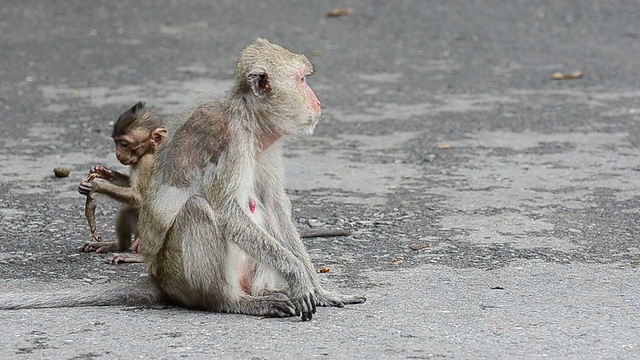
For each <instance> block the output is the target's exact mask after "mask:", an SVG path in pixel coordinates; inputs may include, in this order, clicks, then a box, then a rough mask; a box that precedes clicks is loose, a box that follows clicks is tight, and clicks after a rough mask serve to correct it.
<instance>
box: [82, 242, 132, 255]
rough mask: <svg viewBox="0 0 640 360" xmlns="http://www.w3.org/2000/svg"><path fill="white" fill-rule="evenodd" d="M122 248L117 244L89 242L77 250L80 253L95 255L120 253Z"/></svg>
mask: <svg viewBox="0 0 640 360" xmlns="http://www.w3.org/2000/svg"><path fill="white" fill-rule="evenodd" d="M121 250H124V249H123V248H121V247H120V245H118V243H117V242H115V241H113V242H100V241H89V242H87V243H85V244H84V245H82V246H80V247H79V248H78V251H80V252H91V251H95V252H97V253H105V252H110V251H121Z"/></svg>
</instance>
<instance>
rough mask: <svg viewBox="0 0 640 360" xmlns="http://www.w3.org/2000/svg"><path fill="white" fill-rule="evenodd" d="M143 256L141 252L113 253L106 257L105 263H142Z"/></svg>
mask: <svg viewBox="0 0 640 360" xmlns="http://www.w3.org/2000/svg"><path fill="white" fill-rule="evenodd" d="M143 262H144V257H143V256H142V255H141V254H113V256H112V257H110V258H109V259H107V264H113V265H117V264H120V263H127V264H133V263H143Z"/></svg>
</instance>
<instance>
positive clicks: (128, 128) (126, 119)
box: [78, 102, 167, 264]
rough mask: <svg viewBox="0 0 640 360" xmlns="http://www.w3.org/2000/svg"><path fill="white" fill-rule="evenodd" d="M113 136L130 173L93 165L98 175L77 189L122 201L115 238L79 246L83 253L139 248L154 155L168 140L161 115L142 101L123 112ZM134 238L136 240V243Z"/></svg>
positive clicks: (127, 257) (119, 257) (121, 258)
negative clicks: (143, 205)
mask: <svg viewBox="0 0 640 360" xmlns="http://www.w3.org/2000/svg"><path fill="white" fill-rule="evenodd" d="M111 137H112V138H113V141H114V143H115V148H116V158H117V159H118V161H120V163H121V164H122V165H126V166H129V167H130V168H131V173H130V175H126V174H122V173H120V172H118V171H115V170H111V169H108V168H106V167H104V166H94V167H93V168H92V169H91V170H90V173H91V174H95V175H96V176H94V177H93V179H91V178H87V179H85V180H84V181H83V182H81V183H80V185H78V192H80V194H82V195H85V196H89V195H91V194H92V193H93V192H96V193H99V194H104V195H107V196H109V197H110V198H112V199H114V200H116V201H118V202H120V203H122V207H121V208H120V210H119V211H118V213H117V215H116V224H115V235H116V239H115V241H112V242H101V241H90V242H87V243H85V244H84V245H82V246H81V247H80V248H79V249H78V250H80V251H82V252H89V251H95V252H97V253H104V252H110V251H122V250H127V249H129V248H132V250H133V251H134V252H138V251H139V247H140V244H139V240H138V217H139V213H140V205H141V203H142V192H143V190H144V187H145V183H146V181H147V180H146V179H148V178H149V176H150V174H151V171H152V170H153V154H154V152H155V150H156V148H157V147H158V146H159V145H160V144H161V143H162V142H163V141H164V140H165V139H166V137H167V129H166V128H165V127H164V125H163V123H162V120H161V119H160V117H159V116H158V115H156V114H155V113H153V112H152V111H151V110H149V109H148V108H147V107H146V106H145V105H144V103H143V102H138V103H136V104H135V105H133V106H132V107H131V108H130V109H128V110H127V111H125V112H124V113H123V114H122V115H120V117H119V118H118V120H117V121H116V122H115V124H114V125H113V131H112V133H111ZM132 238H134V239H135V241H134V243H133V246H132V243H131V240H132ZM108 262H109V263H115V264H117V263H119V262H128V263H131V262H143V258H142V256H141V255H140V254H115V255H114V256H113V257H112V258H111V259H109V261H108Z"/></svg>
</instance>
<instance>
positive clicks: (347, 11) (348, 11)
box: [327, 8, 353, 17]
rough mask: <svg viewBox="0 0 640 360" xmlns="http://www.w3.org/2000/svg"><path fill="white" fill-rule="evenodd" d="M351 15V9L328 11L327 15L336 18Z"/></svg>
mask: <svg viewBox="0 0 640 360" xmlns="http://www.w3.org/2000/svg"><path fill="white" fill-rule="evenodd" d="M351 13H353V9H349V8H337V9H333V10H331V11H329V12H328V13H327V16H328V17H337V16H343V15H349V14H351Z"/></svg>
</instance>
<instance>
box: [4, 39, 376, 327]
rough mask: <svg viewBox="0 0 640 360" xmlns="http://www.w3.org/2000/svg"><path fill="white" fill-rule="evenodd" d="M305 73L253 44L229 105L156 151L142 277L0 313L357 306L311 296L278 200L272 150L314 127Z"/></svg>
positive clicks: (306, 310) (309, 276) (301, 59)
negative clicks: (115, 307)
mask: <svg viewBox="0 0 640 360" xmlns="http://www.w3.org/2000/svg"><path fill="white" fill-rule="evenodd" d="M312 72H313V67H312V65H311V63H310V62H309V60H308V59H307V58H306V57H305V56H303V55H298V54H294V53H291V52H290V51H288V50H286V49H284V48H282V47H280V46H278V45H275V44H272V43H270V42H269V41H267V40H264V39H257V40H256V41H255V42H254V43H253V44H251V45H250V46H248V47H247V48H246V49H245V50H244V51H243V52H242V54H241V55H240V58H239V60H238V64H237V66H236V76H237V81H236V84H235V86H234V87H233V89H232V90H231V93H230V94H229V96H228V97H227V98H225V99H223V100H213V101H211V102H208V103H205V104H203V105H201V106H200V107H199V108H197V109H196V110H195V111H194V113H193V114H192V115H191V116H190V117H189V118H188V119H187V120H186V122H185V123H183V124H182V125H181V126H180V127H179V128H178V129H177V130H176V132H175V134H174V135H173V137H172V138H171V139H170V140H169V141H168V142H167V143H166V145H163V146H162V147H161V149H160V151H159V152H158V154H157V156H156V159H155V166H154V170H153V174H152V176H151V178H150V179H149V182H148V184H147V187H146V189H145V191H144V193H143V205H142V209H141V213H140V221H139V222H138V229H139V231H140V236H141V238H142V241H143V246H142V253H143V255H144V257H145V263H146V266H147V269H148V272H149V277H147V278H145V279H143V280H141V281H140V282H138V283H137V284H136V285H134V286H133V287H132V288H129V289H111V290H105V291H101V292H100V293H95V294H94V295H93V296H85V295H82V296H81V298H80V299H77V301H75V302H74V301H73V298H72V296H71V295H68V294H67V295H64V294H57V295H55V294H54V295H53V296H49V297H33V298H31V297H30V298H27V297H25V296H22V297H20V296H15V295H13V296H12V295H1V296H0V308H5V309H6V308H24V307H46V306H49V307H51V306H73V305H106V304H115V303H148V302H158V301H169V302H172V303H175V304H179V305H182V306H185V307H188V308H193V309H202V310H210V311H219V312H229V313H243V314H253V315H262V316H278V317H285V316H294V315H297V316H301V317H302V320H311V318H312V315H313V314H314V313H315V311H316V306H336V307H342V306H344V305H345V304H357V303H363V302H364V301H365V298H364V297H362V296H351V295H340V294H334V293H330V292H327V291H325V290H324V289H323V288H322V287H321V285H320V281H319V279H318V276H317V274H316V271H315V270H314V268H313V266H312V264H311V261H310V258H309V256H308V254H307V252H306V250H305V248H304V245H303V243H302V241H301V239H300V236H299V234H298V231H297V229H296V227H295V226H294V224H293V222H292V221H291V205H290V202H289V199H288V197H287V195H286V194H285V190H284V185H283V184H284V181H283V180H284V179H283V176H284V171H283V164H282V143H283V142H284V141H285V140H287V139H289V138H292V137H295V136H299V135H304V134H310V133H312V132H313V129H314V127H315V125H316V123H317V122H318V119H319V116H320V102H319V101H318V99H317V98H316V96H315V94H314V93H313V91H312V90H311V88H310V87H309V85H307V83H306V78H307V76H309V75H311V73H312ZM76 296H77V294H76Z"/></svg>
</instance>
